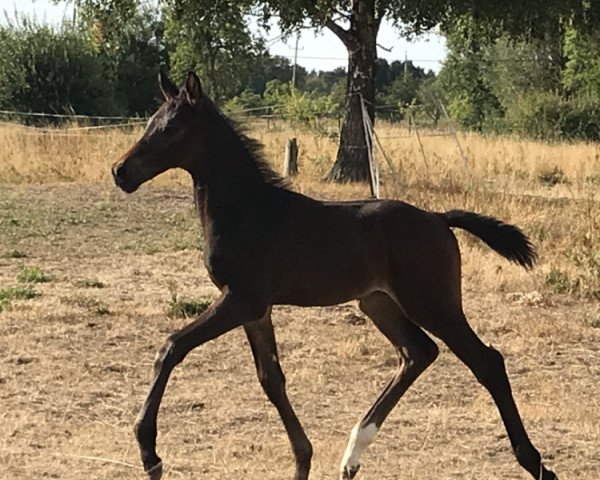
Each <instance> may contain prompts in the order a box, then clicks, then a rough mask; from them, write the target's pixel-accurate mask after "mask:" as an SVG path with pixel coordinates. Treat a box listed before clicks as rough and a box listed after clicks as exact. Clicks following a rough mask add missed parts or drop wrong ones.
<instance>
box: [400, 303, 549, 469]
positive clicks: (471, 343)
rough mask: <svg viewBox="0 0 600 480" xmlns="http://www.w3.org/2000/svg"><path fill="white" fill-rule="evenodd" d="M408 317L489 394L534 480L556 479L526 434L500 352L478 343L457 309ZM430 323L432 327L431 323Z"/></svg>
mask: <svg viewBox="0 0 600 480" xmlns="http://www.w3.org/2000/svg"><path fill="white" fill-rule="evenodd" d="M409 310H410V308H409ZM436 310H437V309H436ZM452 310H456V309H454V308H453V309H452ZM409 315H410V316H411V319H413V320H415V322H416V323H418V324H419V325H421V326H422V327H423V328H425V329H426V330H428V331H430V332H431V333H433V334H434V335H435V336H437V337H438V338H440V339H441V340H442V341H443V342H444V343H445V344H446V345H448V347H449V348H450V350H452V352H453V353H454V354H456V356H457V357H458V358H459V359H460V360H461V361H462V362H463V363H464V364H465V365H467V367H469V369H470V370H471V371H472V372H473V374H474V375H475V377H476V378H477V380H478V381H479V383H481V384H482V385H483V386H484V387H485V388H486V389H487V390H488V391H489V392H490V394H491V396H492V398H493V399H494V402H495V403H496V406H497V407H498V410H499V411H500V416H501V417H502V421H503V422H504V425H505V427H506V431H507V433H508V437H509V438H510V442H511V445H512V448H513V451H514V453H515V456H516V458H517V461H518V462H519V464H520V465H521V466H522V467H523V468H524V469H525V470H527V471H528V472H529V473H530V474H531V476H532V477H534V478H535V479H536V480H555V479H556V478H557V477H556V475H555V474H554V473H553V472H552V471H550V470H547V469H546V468H545V467H544V465H543V464H542V459H541V456H540V454H539V452H538V451H537V450H536V449H535V447H534V446H533V444H532V443H531V440H529V437H528V435H527V432H526V431H525V427H524V426H523V421H522V419H521V416H520V415H519V411H518V410H517V406H516V404H515V400H514V398H513V396H512V391H511V387H510V383H509V381H508V376H507V374H506V368H505V366H504V359H503V357H502V355H501V354H500V352H498V351H497V350H495V349H494V348H492V347H488V346H486V345H485V344H484V343H483V342H482V341H481V340H480V339H479V337H478V336H477V335H476V334H475V332H474V331H473V329H472V328H471V327H470V326H469V324H468V323H467V320H466V318H465V316H464V314H463V313H462V311H461V310H460V307H459V309H458V313H456V312H455V313H454V314H451V313H450V312H446V314H444V313H441V312H440V313H438V314H436V315H435V318H434V317H432V316H431V312H428V313H427V314H426V315H419V314H417V313H416V314H415V315H413V312H410V313H409ZM432 320H433V322H435V323H432Z"/></svg>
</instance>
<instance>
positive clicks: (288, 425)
mask: <svg viewBox="0 0 600 480" xmlns="http://www.w3.org/2000/svg"><path fill="white" fill-rule="evenodd" d="M244 329H245V331H246V335H247V337H248V342H250V348H251V349H252V355H253V356H254V363H255V364H256V372H257V374H258V379H259V380H260V384H261V385H262V387H263V389H264V391H265V393H266V394H267V397H268V398H269V400H270V401H271V403H272V404H273V405H274V406H275V408H277V411H278V412H279V415H280V417H281V420H282V421H283V425H284V426H285V429H286V431H287V434H288V437H289V439H290V443H291V444H292V450H293V452H294V456H295V457H296V476H295V479H296V480H306V479H307V478H308V473H309V470H310V461H311V458H312V446H311V444H310V441H309V440H308V437H307V436H306V433H304V429H303V428H302V425H301V423H300V420H298V417H297V416H296V413H295V412H294V409H293V408H292V406H291V404H290V402H289V400H288V397H287V394H286V391H285V376H284V375H283V371H282V370H281V366H280V365H279V358H278V355H277V345H276V343H275V332H274V331H273V324H272V323H271V312H270V311H269V312H267V314H266V315H265V316H264V317H263V318H262V319H261V320H259V321H256V322H252V323H247V324H245V325H244Z"/></svg>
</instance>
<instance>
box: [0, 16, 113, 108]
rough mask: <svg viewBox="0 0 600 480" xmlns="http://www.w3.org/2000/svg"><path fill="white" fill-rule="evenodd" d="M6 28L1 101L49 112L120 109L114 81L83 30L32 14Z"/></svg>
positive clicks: (0, 33) (1, 30) (1, 38)
mask: <svg viewBox="0 0 600 480" xmlns="http://www.w3.org/2000/svg"><path fill="white" fill-rule="evenodd" d="M19 22H20V23H19V24H18V25H9V26H3V27H0V106H1V107H2V108H3V109H11V110H22V111H37V112H49V113H69V112H72V111H75V112H77V113H81V114H86V115H92V114H98V113H102V114H114V113H119V109H118V107H117V106H116V105H114V104H113V103H112V98H111V90H110V86H109V85H107V82H106V81H105V80H104V78H103V69H102V65H101V64H100V62H98V60H97V58H96V54H95V52H94V50H93V46H92V44H91V43H90V42H89V41H88V40H87V38H86V37H85V36H84V35H83V33H82V32H81V31H78V30H75V29H67V28H58V29H56V28H53V27H50V26H42V25H37V24H36V23H34V22H32V21H29V20H27V19H21V20H19Z"/></svg>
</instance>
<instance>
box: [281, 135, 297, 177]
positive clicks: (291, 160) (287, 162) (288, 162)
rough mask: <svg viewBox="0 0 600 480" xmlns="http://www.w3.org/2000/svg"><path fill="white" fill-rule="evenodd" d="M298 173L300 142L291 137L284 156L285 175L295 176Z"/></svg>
mask: <svg viewBox="0 0 600 480" xmlns="http://www.w3.org/2000/svg"><path fill="white" fill-rule="evenodd" d="M295 175H298V144H297V143H296V139H295V138H291V139H289V140H288V141H287V143H286V145H285V157H284V158H283V176H284V177H293V176H295Z"/></svg>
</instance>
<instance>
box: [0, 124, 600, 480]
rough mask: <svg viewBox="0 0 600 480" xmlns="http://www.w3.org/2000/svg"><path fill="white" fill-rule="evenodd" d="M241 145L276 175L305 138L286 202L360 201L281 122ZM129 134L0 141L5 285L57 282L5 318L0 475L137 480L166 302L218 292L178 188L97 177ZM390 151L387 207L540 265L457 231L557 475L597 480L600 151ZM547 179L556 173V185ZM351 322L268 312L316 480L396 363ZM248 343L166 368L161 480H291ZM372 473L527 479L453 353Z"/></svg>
mask: <svg viewBox="0 0 600 480" xmlns="http://www.w3.org/2000/svg"><path fill="white" fill-rule="evenodd" d="M381 130H382V131H380V135H381V136H382V137H385V136H393V135H396V134H402V133H403V132H395V131H393V129H392V128H391V127H386V128H382V129H381ZM57 133H62V132H57ZM253 134H256V136H257V137H258V138H259V139H261V140H262V141H263V142H265V144H266V153H267V155H268V158H270V159H272V160H273V161H274V162H276V163H280V162H279V158H280V155H281V152H283V144H284V141H285V139H286V138H288V137H289V136H292V135H294V136H297V137H298V141H299V144H300V149H301V151H300V154H301V159H300V168H301V175H300V177H299V178H298V179H297V180H296V181H295V185H294V186H295V188H296V189H297V190H300V191H303V192H305V193H307V194H311V195H318V196H321V197H323V196H325V197H329V198H350V197H352V198H356V197H364V196H365V195H366V194H367V189H366V188H365V187H364V186H357V185H347V186H334V185H327V186H324V185H323V184H322V183H320V182H319V181H318V179H319V178H320V177H321V176H322V175H323V174H324V173H325V172H326V171H327V169H328V167H329V165H330V163H331V158H332V157H333V155H334V152H335V143H334V142H333V141H332V140H330V139H328V138H325V137H315V136H313V135H310V134H309V133H307V132H303V131H292V130H287V129H284V128H283V127H282V126H277V130H276V131H270V132H267V131H264V129H262V130H257V131H255V132H253ZM134 138H135V134H131V135H130V134H125V133H123V132H115V133H113V134H111V135H109V136H107V137H105V136H102V137H96V136H92V135H91V134H88V135H82V136H81V137H79V138H73V137H63V136H58V135H55V136H45V137H35V136H30V135H23V132H22V130H21V129H19V128H18V127H11V128H2V129H0V145H3V147H2V157H3V162H2V165H1V166H0V182H2V183H1V184H0V290H6V291H9V289H11V288H13V287H19V286H22V284H20V282H19V275H20V273H21V272H22V271H24V269H26V268H29V269H31V268H34V267H35V268H37V269H39V270H40V271H43V272H44V273H45V274H47V275H49V276H51V281H49V282H47V283H36V284H35V291H36V293H37V296H35V297H33V298H25V297H23V298H18V296H17V298H13V297H11V298H10V300H9V301H10V308H7V309H5V310H4V311H2V312H0V358H2V359H3V368H2V370H1V371H0V405H1V406H2V407H1V408H0V418H1V420H2V425H3V428H2V430H1V432H0V478H18V479H24V480H33V479H39V478H61V479H73V480H76V479H77V480H78V479H81V478H87V479H112V478H115V479H116V478H119V479H123V478H143V477H142V475H141V472H140V470H139V467H138V458H137V455H138V454H137V447H136V445H135V442H134V440H133V435H132V434H131V425H132V422H133V419H134V418H135V415H136V414H137V409H138V408H139V406H140V404H141V401H142V399H143V396H144V394H145V392H146V388H147V384H148V380H149V375H150V369H151V364H152V359H153V358H154V351H155V350H156V349H157V348H158V347H159V345H160V344H161V342H162V340H163V339H164V338H165V337H166V335H168V333H169V332H172V331H173V330H175V329H177V328H179V327H181V326H182V325H184V324H185V323H186V322H187V321H188V320H185V319H184V318H175V317H173V318H169V317H168V316H167V314H168V309H169V307H170V302H172V300H173V298H174V295H177V298H187V299H199V298H205V297H207V298H210V297H214V296H215V295H216V291H215V289H214V287H213V286H212V285H211V284H210V281H209V279H208V277H207V276H206V273H205V271H204V269H203V267H202V266H201V262H202V261H201V251H200V250H199V247H200V245H201V241H200V239H199V238H198V224H197V219H196V217H195V214H194V211H193V206H192V198H191V195H190V193H189V191H188V190H189V188H187V184H188V180H187V179H186V178H185V177H184V176H183V175H180V174H173V175H170V176H166V177H164V178H160V179H158V180H157V181H155V182H153V183H152V185H149V186H145V187H143V188H142V189H141V191H140V192H139V193H137V194H135V195H133V196H125V195H124V194H122V193H120V192H117V191H116V190H115V189H114V188H113V187H112V186H111V185H110V184H109V183H108V167H109V165H110V164H111V163H112V162H113V161H114V159H115V158H117V157H118V155H119V154H121V153H122V152H123V151H125V150H126V149H127V148H128V147H129V146H130V144H131V143H132V141H133V139H134ZM382 141H383V142H387V144H386V145H388V146H387V147H386V149H387V151H388V153H390V154H391V155H392V158H393V159H394V161H395V162H396V163H395V168H396V169H397V170H398V171H399V172H400V173H401V182H400V183H399V184H397V183H396V182H395V181H393V180H392V179H391V178H390V176H386V177H385V185H384V191H385V192H386V193H387V194H388V195H390V196H395V197H401V198H403V199H406V200H408V201H410V202H412V203H415V204H417V205H419V206H421V207H424V208H431V209H436V210H443V209H446V208H466V209H472V210H477V211H482V212H486V213H489V214H494V215H496V216H499V217H500V218H503V219H506V220H509V221H512V222H515V223H517V224H519V225H521V226H522V227H523V228H524V229H525V231H526V232H527V233H529V234H530V235H531V236H532V238H533V239H534V241H535V243H536V244H537V245H538V246H539V249H540V257H541V262H540V265H539V267H538V268H537V269H536V270H534V271H533V272H532V273H527V272H525V271H523V270H521V269H519V268H517V267H515V266H511V265H509V264H508V263H506V262H505V261H504V260H502V259H501V258H499V257H498V256H497V255H495V254H493V253H491V252H489V250H486V249H483V248H481V247H480V246H479V245H478V243H477V242H476V241H473V240H472V239H470V238H469V237H468V236H466V235H460V243H461V250H462V252H463V261H464V290H465V310H466V312H467V315H468V316H469V318H470V319H471V321H472V323H473V325H474V327H475V329H476V330H477V331H478V333H479V334H480V335H481V336H482V337H483V338H484V339H485V341H486V342H490V343H492V344H494V346H496V347H497V348H499V349H500V350H501V351H502V352H503V353H504V354H505V357H506V360H507V367H508V370H509V375H510V377H511V380H512V383H513V390H514V392H515V396H516V398H517V402H518V404H519V406H520V408H521V411H522V414H523V416H524V418H525V422H526V425H527V427H528V430H529V432H530V435H531V437H532V438H533V440H534V442H535V443H536V445H538V446H539V448H540V450H541V451H542V452H543V453H544V454H545V456H546V458H547V462H548V464H549V465H551V466H552V467H554V468H555V469H556V471H557V472H558V473H559V475H561V478H562V479H565V478H566V479H578V480H579V479H584V480H585V479H587V480H596V479H597V478H600V456H599V449H598V445H599V444H600V427H599V423H598V419H599V418H600V404H599V402H598V398H600V383H599V382H598V378H600V370H599V367H598V366H599V365H600V347H599V345H600V328H598V327H600V306H599V305H598V301H597V299H596V298H595V297H594V295H595V292H597V291H598V289H599V288H600V287H599V285H600V270H599V271H596V270H594V268H595V267H594V265H595V264H594V259H595V258H596V259H597V258H598V243H599V242H598V229H599V228H600V218H599V217H600V215H599V210H598V200H599V198H598V191H599V189H600V187H599V186H598V178H600V165H599V163H598V162H599V161H598V154H597V150H598V148H597V147H596V146H595V145H583V144H577V145H547V144H537V143H533V142H516V141H514V140H509V139H492V138H482V137H477V136H466V137H464V138H463V143H464V146H465V151H466V152H467V155H468V157H469V161H470V163H471V177H470V178H469V176H468V175H467V174H466V172H465V169H464V168H463V165H462V160H461V159H460V156H459V155H458V152H457V150H456V146H455V145H454V143H453V140H452V139H451V138H437V137H436V138H429V139H424V144H425V150H426V154H427V157H428V170H427V169H425V164H424V163H423V161H422V159H421V157H420V152H419V149H418V144H417V143H416V141H415V139H414V138H411V139H384V140H382ZM65 152H69V153H65ZM555 167H557V168H558V169H560V171H562V172H563V176H561V175H555V176H558V177H559V180H560V179H561V178H562V179H563V180H561V181H563V183H560V182H559V183H557V184H555V185H554V186H550V184H551V183H552V182H553V181H554V180H550V181H549V180H546V179H545V178H546V177H548V178H554V177H553V176H552V175H551V174H552V172H553V171H555ZM548 172H549V176H543V177H544V179H542V180H540V179H539V176H540V174H545V173H548ZM565 178H566V179H567V180H568V183H566V181H565V180H564V179H565ZM65 181H68V182H70V183H65ZM183 184H185V185H186V187H184V188H182V187H181V186H180V185H183ZM553 272H554V275H552V273H553ZM556 272H560V273H561V274H562V275H563V276H561V275H559V274H557V273H556ZM561 292H562V293H561ZM568 292H570V293H568ZM357 316H360V314H359V312H357V310H356V309H355V307H354V306H352V305H342V306H339V307H332V308H310V309H299V308H291V307H280V308H278V309H277V310H276V312H275V323H276V328H277V331H278V337H279V344H280V349H281V357H282V363H283V367H284V369H285V370H286V373H287V378H288V388H289V393H290V397H291V399H292V402H293V403H294V404H295V405H296V407H297V411H298V414H299V416H300V417H301V419H302V420H303V422H304V424H305V426H306V428H307V431H308V433H309V436H310V437H311V439H312V440H313V443H314V446H315V451H316V456H315V460H314V469H313V477H312V478H315V479H335V478H337V477H336V472H337V464H338V462H339V460H340V457H341V454H342V452H343V449H344V447H345V442H346V439H347V435H348V433H349V431H350V429H351V427H352V425H353V423H354V422H355V421H356V419H357V417H358V416H359V414H360V413H361V412H363V411H364V410H365V409H366V408H368V406H369V405H370V404H371V403H372V401H373V400H374V398H375V397H376V396H377V393H378V392H379V391H380V390H381V389H382V388H383V386H384V385H385V384H386V382H387V381H388V380H389V378H390V376H391V375H392V372H393V368H394V366H395V359H394V354H393V352H392V351H391V349H390V347H389V346H388V345H386V343H385V341H384V340H383V339H382V337H381V336H380V335H379V334H378V333H377V332H376V331H375V329H373V328H372V326H371V325H370V324H369V323H368V322H362V321H357V320H356V317H357ZM248 350H249V349H248V348H247V345H246V343H245V340H244V339H243V333H242V332H239V331H236V332H233V333H231V334H229V335H226V336H225V337H223V338H221V339H219V340H217V341H214V342H210V343H209V344H207V345H206V346H203V347H202V348H200V349H198V350H197V351H195V352H194V353H192V354H191V355H190V357H189V358H188V359H187V360H186V362H185V363H184V365H183V366H182V367H180V368H178V369H177V370H176V372H175V374H174V376H173V379H172V382H171V383H170V385H169V388H168V391H167V395H166V397H165V400H164V403H163V408H162V411H161V416H160V419H159V451H160V453H161V454H162V455H163V457H164V459H165V461H166V462H167V466H168V472H167V475H166V476H165V478H167V479H187V478H198V477H201V478H211V479H213V478H214V479H233V478H236V479H237V478H240V477H244V478H250V479H253V478H264V479H266V480H280V479H282V478H291V476H292V460H291V454H290V452H289V447H288V444H287V440H286V438H285V433H284V432H283V429H282V427H281V425H280V422H279V420H278V418H277V414H276V412H275V411H274V409H273V408H272V407H271V406H270V405H269V404H268V402H267V401H266V399H265V397H264V395H263V393H262V392H261V391H260V387H259V385H258V382H257V381H256V379H255V373H254V371H253V366H252V361H251V359H250V353H249V351H248ZM363 464H364V466H363V470H361V473H360V475H361V477H360V478H361V479H365V480H366V479H383V480H386V479H390V480H391V479H396V478H398V477H402V478H407V479H418V480H425V479H430V478H441V479H457V480H458V479H475V478H477V479H482V478H485V479H491V480H494V479H503V480H506V479H524V478H526V477H525V476H524V474H523V472H522V471H521V470H520V469H519V467H518V466H517V465H516V462H515V461H514V460H513V457H512V455H511V453H510V446H509V442H508V440H507V439H506V437H505V435H504V433H503V429H502V426H501V422H500V420H499V416H498V414H497V412H496V410H495V409H494V407H493V406H492V405H491V402H490V400H489V397H488V396H487V394H486V393H485V391H484V390H483V389H482V388H481V387H480V386H479V385H477V384H476V382H475V381H474V380H473V379H472V377H471V376H470V375H469V373H468V372H467V371H466V369H465V368H464V367H463V366H462V365H460V364H459V363H458V361H457V360H456V359H455V358H454V357H453V356H452V355H451V354H449V352H447V351H445V350H443V352H442V355H441V357H440V359H439V360H438V362H436V364H435V365H434V366H433V367H432V368H430V370H429V371H428V372H426V373H425V374H424V375H423V378H422V379H420V380H419V381H418V382H417V384H416V385H415V386H414V387H413V388H412V389H411V390H410V391H409V393H407V395H406V396H405V398H403V400H402V402H401V404H400V406H399V407H398V408H397V409H396V410H395V411H394V412H393V413H392V415H391V416H390V418H389V420H388V421H387V422H386V424H385V428H384V429H383V430H382V432H381V434H380V436H379V437H378V438H377V441H376V442H375V444H374V445H372V447H371V448H370V449H369V450H368V452H367V453H366V454H365V455H364V457H363Z"/></svg>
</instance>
